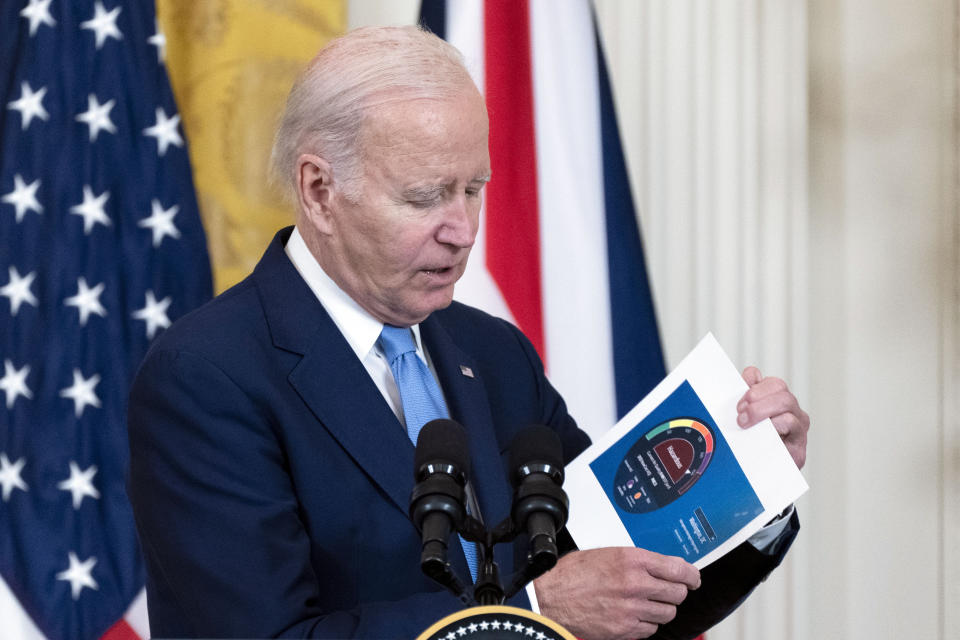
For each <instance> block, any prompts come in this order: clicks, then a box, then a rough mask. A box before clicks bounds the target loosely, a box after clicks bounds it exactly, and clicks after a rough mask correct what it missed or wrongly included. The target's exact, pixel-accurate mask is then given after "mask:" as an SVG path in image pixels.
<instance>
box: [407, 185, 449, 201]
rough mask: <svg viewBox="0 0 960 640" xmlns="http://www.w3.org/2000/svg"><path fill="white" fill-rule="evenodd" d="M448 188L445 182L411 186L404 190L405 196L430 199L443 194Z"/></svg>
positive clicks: (414, 198)
mask: <svg viewBox="0 0 960 640" xmlns="http://www.w3.org/2000/svg"><path fill="white" fill-rule="evenodd" d="M446 190H447V186H446V185H443V184H431V185H424V186H420V187H410V188H409V189H404V190H403V197H404V198H407V199H413V200H416V199H420V198H422V199H429V198H433V197H436V196H439V195H441V194H442V193H444V192H445V191H446Z"/></svg>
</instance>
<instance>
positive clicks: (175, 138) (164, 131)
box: [143, 107, 183, 156]
mask: <svg viewBox="0 0 960 640" xmlns="http://www.w3.org/2000/svg"><path fill="white" fill-rule="evenodd" d="M179 123H180V114H178V113H175V114H173V117H170V118H168V117H167V112H166V111H164V110H163V107H157V123H156V124H155V125H153V126H152V127H147V128H146V129H144V130H143V135H145V136H150V137H152V138H156V139H157V145H158V146H157V153H158V154H159V155H161V156H162V155H164V154H165V153H166V152H167V147H169V146H170V145H171V144H172V145H174V146H177V147H182V146H183V138H181V137H180V132H179V131H177V125H178V124H179Z"/></svg>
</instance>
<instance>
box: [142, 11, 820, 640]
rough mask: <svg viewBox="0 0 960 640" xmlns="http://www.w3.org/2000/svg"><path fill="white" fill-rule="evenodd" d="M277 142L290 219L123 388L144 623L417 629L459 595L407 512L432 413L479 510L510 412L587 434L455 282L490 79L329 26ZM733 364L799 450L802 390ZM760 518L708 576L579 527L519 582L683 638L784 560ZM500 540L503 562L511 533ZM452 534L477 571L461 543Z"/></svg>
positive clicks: (490, 496) (404, 43)
mask: <svg viewBox="0 0 960 640" xmlns="http://www.w3.org/2000/svg"><path fill="white" fill-rule="evenodd" d="M273 162H274V168H275V170H276V174H277V175H278V176H279V179H280V180H281V182H282V184H283V185H284V186H285V187H286V188H287V190H288V192H289V193H290V195H291V197H292V199H293V201H294V203H295V206H296V211H297V219H296V227H295V228H288V229H284V230H282V231H280V232H279V233H278V234H277V236H276V237H275V238H274V240H273V243H272V244H271V245H270V247H269V248H268V249H267V251H266V253H265V255H264V257H263V259H262V260H261V261H260V263H259V264H258V265H257V267H256V269H255V270H254V272H253V273H252V274H251V275H250V276H249V277H248V278H247V279H246V280H244V281H243V282H241V283H240V284H238V285H237V286H235V287H234V288H232V289H231V290H229V291H227V292H226V293H224V294H223V295H221V296H219V297H218V298H217V299H216V300H214V301H213V302H211V303H210V304H208V305H206V306H205V307H203V308H201V309H199V310H198V311H196V312H194V313H192V314H190V315H189V316H187V317H185V318H183V319H182V320H181V321H180V322H178V323H177V324H176V325H174V326H173V327H171V328H170V329H169V330H168V331H167V332H166V333H165V334H164V335H163V336H162V337H161V338H160V339H159V340H158V341H157V343H156V344H155V345H154V347H153V349H152V350H151V352H150V354H149V355H148V357H147V358H146V360H145V362H144V364H143V365H142V367H141V370H140V372H139V374H138V376H137V379H136V381H135V383H134V386H133V390H132V394H131V399H130V417H129V424H130V446H131V469H130V496H131V499H132V501H133V505H134V510H135V514H136V518H137V525H138V528H139V532H140V538H141V543H142V546H143V552H144V556H145V558H146V563H147V595H148V603H149V609H150V616H151V625H152V631H153V633H154V634H155V635H158V636H178V637H183V636H241V637H267V636H309V637H333V638H345V637H376V638H382V637H397V638H411V637H414V636H416V635H417V634H418V633H419V632H420V631H422V630H423V629H425V628H426V627H427V626H429V624H430V623H432V622H434V621H436V620H437V619H439V618H440V617H442V616H443V615H445V614H447V613H450V612H452V611H454V610H456V609H458V608H460V606H462V605H460V603H459V602H458V601H457V600H456V599H455V598H454V597H453V596H451V595H449V594H448V593H445V592H444V591H442V590H441V589H440V588H439V587H437V586H436V585H435V584H433V583H431V581H430V580H428V579H427V578H426V577H424V576H423V575H422V573H421V572H420V569H419V564H418V559H419V548H420V540H419V535H418V533H417V531H416V529H415V527H414V526H413V524H412V523H411V522H410V520H409V518H408V516H407V503H408V500H409V496H410V491H411V488H412V485H413V478H412V466H413V452H414V444H413V442H414V441H415V439H416V434H417V431H418V430H419V428H420V427H421V426H422V424H423V422H425V421H427V420H428V419H430V418H431V417H440V416H446V415H449V416H451V417H453V418H454V419H456V420H458V421H460V422H461V423H463V424H464V425H465V426H466V428H467V431H468V439H469V445H470V451H471V457H472V465H473V473H472V483H473V489H474V491H475V494H476V498H477V501H478V505H479V510H480V514H479V515H481V516H482V518H483V519H484V520H485V521H486V522H487V523H496V522H499V521H500V520H501V519H502V518H503V517H505V516H506V515H507V514H508V513H509V509H510V499H511V490H510V488H509V485H508V484H507V478H506V473H505V468H504V462H503V461H502V455H503V452H504V450H505V448H506V447H507V446H508V445H509V443H510V442H511V440H512V438H513V436H514V435H515V433H516V432H517V431H518V429H520V428H522V427H523V426H525V425H527V424H531V423H541V424H546V425H548V426H549V427H551V428H552V429H554V430H555V431H556V432H557V434H558V435H559V437H560V439H561V441H562V443H563V450H564V456H565V458H566V459H567V461H569V460H570V459H572V458H573V457H574V456H575V455H577V454H578V453H579V452H580V451H582V450H583V449H584V448H585V447H586V446H587V445H588V443H589V440H588V438H587V437H586V436H585V435H584V434H583V432H581V431H580V430H579V429H578V428H577V426H576V424H575V423H574V421H573V419H572V418H571V417H570V416H569V415H568V414H567V411H566V408H565V406H564V403H563V400H562V399H561V398H560V396H559V395H558V393H557V392H556V391H555V390H554V389H553V387H552V386H551V385H550V383H549V382H548V381H547V380H546V378H545V377H544V374H543V367H542V365H541V363H540V360H539V359H538V357H537V355H536V353H535V351H534V350H533V348H532V347H531V345H530V343H529V342H528V341H527V340H526V339H525V338H524V336H523V335H522V334H521V333H520V332H519V331H518V330H517V329H516V328H514V327H513V326H512V325H510V324H508V323H507V322H504V321H502V320H499V319H497V318H493V317H491V316H488V315H486V314H484V313H482V312H480V311H478V310H476V309H472V308H469V307H466V306H464V305H461V304H458V303H454V302H452V298H453V289H454V284H455V283H456V281H457V279H458V278H459V277H460V276H461V275H462V274H463V271H464V268H465V266H466V262H467V257H468V255H469V253H470V248H471V246H472V244H473V242H474V238H475V236H476V233H477V226H478V216H479V212H480V204H481V197H482V193H483V187H484V184H485V183H486V182H487V181H488V180H489V179H490V177H491V176H490V159H489V154H488V152H487V114H486V110H485V107H484V103H483V99H482V97H481V96H480V94H479V92H478V91H477V89H476V87H475V86H474V84H473V83H472V81H471V80H470V77H469V75H468V74H467V72H466V71H465V69H464V67H463V64H462V62H461V60H460V56H459V54H458V53H457V52H456V51H455V50H454V49H452V48H451V47H450V46H449V45H447V44H446V43H444V42H443V41H442V40H440V39H438V38H436V37H434V36H432V35H430V34H427V33H424V32H421V31H418V30H417V29H415V28H412V27H411V28H382V29H362V30H358V31H354V32H352V33H350V34H348V35H347V36H345V37H343V38H340V39H339V40H336V41H334V42H332V43H331V44H330V45H328V46H327V47H326V48H325V49H323V50H322V51H321V52H320V53H319V55H318V56H317V57H316V58H315V59H314V60H313V62H312V63H311V64H310V66H309V67H308V68H307V70H306V71H305V72H304V74H303V75H302V76H301V78H300V79H299V80H298V81H297V83H296V85H295V86H294V87H293V90H292V91H291V94H290V97H289V99H288V102H287V107H286V111H285V113H284V116H283V120H282V123H281V125H280V129H279V131H278V134H277V138H276V143H275V147H274V153H273ZM746 375H747V377H748V382H750V383H751V385H752V388H751V390H750V392H748V394H747V396H745V398H744V400H743V402H742V403H741V413H742V414H743V416H744V417H745V422H749V423H751V424H752V423H754V422H756V421H758V420H760V419H762V418H765V417H773V418H774V420H775V422H776V423H777V425H778V428H779V429H780V431H781V435H782V436H783V438H784V440H785V441H786V442H787V444H788V446H789V447H790V448H791V451H792V452H793V454H794V458H795V459H796V460H797V461H798V464H802V461H803V455H804V451H805V446H806V429H807V426H808V420H807V418H806V414H804V413H803V411H802V410H800V409H799V407H797V404H796V400H795V399H794V398H793V395H792V394H790V392H789V390H787V389H786V387H785V386H784V385H783V384H782V383H781V382H780V381H778V380H776V379H773V378H767V379H761V378H760V376H759V372H757V371H755V370H750V371H748V372H747V374H746ZM411 394H419V395H420V401H421V402H414V401H413V400H411V397H412V396H411ZM424 398H426V400H424ZM424 402H425V403H426V405H424V406H426V407H427V408H426V409H425V410H424V409H423V408H422V406H421V405H423V403H424ZM414 405H416V406H414ZM574 508H576V507H575V505H574ZM773 526H774V527H775V529H774V531H773V532H772V533H770V532H768V535H767V537H768V538H771V540H767V541H765V542H761V543H758V542H757V541H753V542H754V543H755V544H744V545H743V546H742V547H740V548H738V549H737V550H735V551H734V552H733V553H732V554H730V555H728V556H727V557H726V558H724V559H722V560H721V561H719V562H717V563H715V564H714V565H712V566H711V567H710V568H708V569H707V570H705V571H704V572H703V575H702V576H701V574H700V573H699V572H698V571H697V570H696V569H695V568H694V567H692V566H691V565H689V564H687V563H686V562H684V561H683V560H681V559H679V558H672V557H665V556H660V555H658V554H655V553H651V552H648V551H645V550H643V549H599V550H592V551H573V552H570V553H568V554H567V555H565V556H564V557H562V558H561V559H560V562H559V563H558V565H557V567H556V568H555V569H554V570H552V571H551V572H549V573H547V574H545V575H544V576H542V577H541V578H540V579H538V580H537V581H536V583H535V585H534V587H532V589H531V590H530V595H531V596H533V599H535V600H537V601H538V603H539V607H540V609H541V610H542V613H543V614H544V615H547V616H550V617H552V618H554V619H556V620H557V621H559V622H560V623H561V624H564V625H566V626H567V627H569V628H570V629H571V630H572V631H574V632H575V633H577V634H578V635H580V636H581V637H584V638H590V639H593V638H597V639H600V638H632V637H646V636H650V635H651V634H653V633H655V632H657V633H658V634H660V636H662V637H671V638H672V637H688V636H691V635H695V634H696V633H698V632H699V631H701V630H703V629H705V628H707V627H708V626H710V625H711V624H713V623H714V622H715V621H716V620H718V619H720V618H721V617H723V616H724V615H726V614H727V613H728V612H729V611H730V610H731V609H732V608H733V607H735V606H736V604H738V603H739V602H740V601H741V600H742V599H743V598H744V597H745V596H746V595H747V594H748V593H749V592H750V590H751V589H752V588H753V587H754V586H755V585H756V583H757V582H758V581H759V580H761V579H762V578H763V577H764V576H765V575H766V574H767V573H768V572H769V571H770V570H771V569H773V568H774V567H775V566H776V565H777V564H778V563H779V561H780V559H781V558H782V555H783V553H784V552H785V551H786V547H787V546H789V542H790V541H791V540H792V538H793V536H794V535H795V531H796V523H795V518H793V519H791V520H789V521H784V522H781V523H778V524H776V525H773ZM500 547H503V548H498V549H497V551H496V556H497V557H496V560H497V561H498V563H499V564H500V567H501V571H502V572H503V573H504V574H507V575H509V574H510V573H511V572H512V571H513V569H514V568H515V567H516V566H517V563H518V562H519V561H520V560H521V559H522V555H523V553H524V551H525V550H524V549H523V548H521V547H520V546H519V545H518V546H517V548H513V547H512V546H510V545H500ZM449 549H450V559H451V562H452V564H453V565H454V568H455V569H456V570H457V571H458V572H459V573H460V575H467V572H468V565H469V564H470V563H471V562H472V560H471V558H472V556H473V554H474V551H475V550H474V549H473V546H472V545H471V544H468V543H461V542H460V541H458V540H457V539H456V537H452V538H451V541H450V547H449ZM701 580H702V583H701ZM512 604H516V605H518V606H529V605H530V602H529V600H528V597H527V595H526V594H521V595H519V596H517V597H516V598H515V599H514V601H513V602H512ZM658 628H659V631H658ZM660 636H658V637H660Z"/></svg>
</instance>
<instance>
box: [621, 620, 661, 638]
mask: <svg viewBox="0 0 960 640" xmlns="http://www.w3.org/2000/svg"><path fill="white" fill-rule="evenodd" d="M658 628H659V626H658V625H655V624H653V623H652V622H644V621H643V620H640V621H639V622H637V626H636V628H635V631H634V633H632V634H630V636H628V637H631V638H649V637H650V636H652V635H653V634H655V633H656V632H657V629H658Z"/></svg>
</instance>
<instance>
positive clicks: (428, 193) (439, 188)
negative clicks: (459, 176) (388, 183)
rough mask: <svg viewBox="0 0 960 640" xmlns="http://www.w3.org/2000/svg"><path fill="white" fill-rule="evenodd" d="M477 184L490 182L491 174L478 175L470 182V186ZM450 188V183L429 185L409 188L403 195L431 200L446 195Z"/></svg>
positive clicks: (407, 197) (408, 197) (409, 197)
mask: <svg viewBox="0 0 960 640" xmlns="http://www.w3.org/2000/svg"><path fill="white" fill-rule="evenodd" d="M477 182H481V183H483V184H486V183H487V182H490V174H489V173H484V174H481V175H478V176H476V177H475V178H472V179H471V180H470V181H469V182H468V184H474V183H477ZM449 186H450V183H443V184H428V185H420V186H415V187H409V188H407V189H404V190H403V192H402V195H403V197H404V198H406V199H417V198H422V199H429V198H433V197H436V196H439V195H440V194H442V193H444V192H445V191H446V190H447V189H448V188H449Z"/></svg>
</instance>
